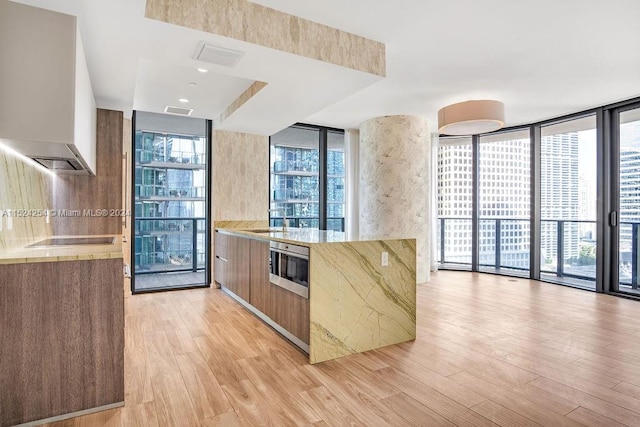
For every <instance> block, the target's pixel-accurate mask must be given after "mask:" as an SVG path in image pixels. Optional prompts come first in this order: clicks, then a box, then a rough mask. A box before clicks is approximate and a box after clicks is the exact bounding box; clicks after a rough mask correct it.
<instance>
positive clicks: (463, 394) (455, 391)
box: [380, 355, 486, 408]
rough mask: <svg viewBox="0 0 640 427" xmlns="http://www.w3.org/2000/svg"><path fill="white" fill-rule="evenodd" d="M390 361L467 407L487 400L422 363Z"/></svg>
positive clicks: (410, 375)
mask: <svg viewBox="0 0 640 427" xmlns="http://www.w3.org/2000/svg"><path fill="white" fill-rule="evenodd" d="M385 357H388V356H385V355H382V356H380V358H381V359H382V360H384V358H385ZM388 363H391V364H393V369H397V370H398V371H400V372H402V373H404V374H405V375H407V376H409V377H411V378H413V379H414V380H417V381H420V382H422V383H424V384H426V385H428V386H429V387H431V388H433V389H434V390H437V391H439V392H440V393H442V394H443V395H445V396H447V397H449V398H451V399H453V400H455V401H456V402H459V403H461V404H462V405H464V406H466V407H467V408H470V407H472V406H474V405H477V404H478V403H480V402H482V401H484V400H486V398H485V397H483V396H481V395H480V394H478V393H475V392H473V391H471V390H470V389H468V388H466V387H464V386H461V385H460V384H458V383H456V382H455V381H452V380H451V379H450V378H451V376H449V377H445V376H442V375H439V374H437V373H435V372H432V371H430V370H429V369H427V368H424V367H423V366H422V365H419V364H418V363H416V362H414V361H412V360H399V361H397V362H395V363H394V361H393V359H389V360H388ZM382 369H384V368H382Z"/></svg>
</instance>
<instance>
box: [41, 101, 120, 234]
mask: <svg viewBox="0 0 640 427" xmlns="http://www.w3.org/2000/svg"><path fill="white" fill-rule="evenodd" d="M97 118H98V128H97V136H96V138H97V140H96V151H97V159H98V160H97V169H96V175H95V176H85V175H58V176H57V177H56V184H55V187H54V188H53V189H52V191H53V193H52V194H53V208H54V209H60V210H70V211H79V212H86V211H89V210H93V211H95V210H97V209H100V210H104V211H106V213H107V215H82V216H77V217H73V218H69V217H64V216H55V217H52V218H51V226H52V228H53V234H54V235H66V234H72V235H79V234H80V235H89V234H121V233H122V219H123V218H124V217H125V216H126V215H127V212H123V211H122V138H123V135H122V127H123V114H122V111H113V110H102V109H99V110H98V111H97Z"/></svg>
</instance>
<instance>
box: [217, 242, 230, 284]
mask: <svg viewBox="0 0 640 427" xmlns="http://www.w3.org/2000/svg"><path fill="white" fill-rule="evenodd" d="M227 238H228V236H227V235H226V234H224V233H220V232H219V231H216V232H215V234H214V238H213V240H214V248H215V250H214V257H215V258H214V260H215V261H214V265H213V279H214V280H215V281H216V283H218V284H219V285H221V286H224V287H227V258H228V249H227Z"/></svg>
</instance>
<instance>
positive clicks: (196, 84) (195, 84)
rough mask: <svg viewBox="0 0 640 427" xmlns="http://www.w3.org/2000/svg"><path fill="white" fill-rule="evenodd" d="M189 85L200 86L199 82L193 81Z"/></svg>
mask: <svg viewBox="0 0 640 427" xmlns="http://www.w3.org/2000/svg"><path fill="white" fill-rule="evenodd" d="M189 86H191V87H194V86H198V83H194V82H191V83H189Z"/></svg>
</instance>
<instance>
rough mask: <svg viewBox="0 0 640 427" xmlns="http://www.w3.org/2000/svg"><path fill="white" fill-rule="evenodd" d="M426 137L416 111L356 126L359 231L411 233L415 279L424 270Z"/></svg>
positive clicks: (424, 123)
mask: <svg viewBox="0 0 640 427" xmlns="http://www.w3.org/2000/svg"><path fill="white" fill-rule="evenodd" d="M430 136H431V135H430V133H429V125H428V123H427V120H426V119H425V118H423V117H417V116H386V117H378V118H375V119H371V120H369V121H366V122H364V123H363V124H362V125H360V159H359V162H360V182H359V188H360V192H359V205H360V206H359V212H360V216H359V229H360V235H361V236H363V237H401V238H415V239H416V249H417V250H416V254H417V261H416V270H417V277H416V279H417V281H418V283H422V282H426V281H427V280H429V269H430V246H429V238H430V227H431V221H430V215H429V204H428V201H429V197H430V194H431V193H430V185H431V182H430V181H431V176H430V172H429V171H430V167H429V165H430V156H431V138H430Z"/></svg>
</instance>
